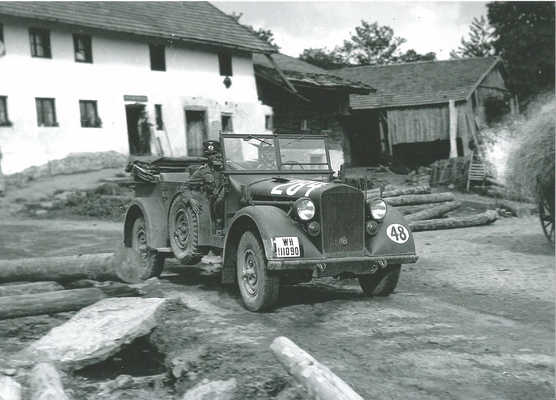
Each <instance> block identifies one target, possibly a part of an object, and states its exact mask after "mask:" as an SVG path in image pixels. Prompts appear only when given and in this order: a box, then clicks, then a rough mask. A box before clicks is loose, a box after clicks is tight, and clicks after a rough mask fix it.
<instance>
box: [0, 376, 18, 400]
mask: <svg viewBox="0 0 556 400" xmlns="http://www.w3.org/2000/svg"><path fill="white" fill-rule="evenodd" d="M0 399H1V400H21V385H20V384H19V383H17V382H16V381H15V380H14V379H13V378H9V377H7V376H3V377H0Z"/></svg>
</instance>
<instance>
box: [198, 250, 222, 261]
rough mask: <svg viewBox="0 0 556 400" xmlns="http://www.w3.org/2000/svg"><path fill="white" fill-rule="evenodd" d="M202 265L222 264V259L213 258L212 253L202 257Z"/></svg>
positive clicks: (218, 257)
mask: <svg viewBox="0 0 556 400" xmlns="http://www.w3.org/2000/svg"><path fill="white" fill-rule="evenodd" d="M201 263H202V264H222V257H220V256H215V255H213V254H212V253H211V254H208V255H206V256H204V257H203V258H202V259H201Z"/></svg>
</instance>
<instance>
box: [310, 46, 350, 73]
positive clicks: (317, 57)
mask: <svg viewBox="0 0 556 400" xmlns="http://www.w3.org/2000/svg"><path fill="white" fill-rule="evenodd" d="M299 59H300V60H303V61H306V62H308V63H310V64H313V65H316V66H317V67H321V68H324V69H334V68H340V67H343V66H345V65H346V62H345V60H344V58H343V57H342V55H341V54H340V53H339V51H338V49H337V48H336V49H334V50H328V49H327V48H317V49H315V48H309V49H305V50H303V53H301V54H300V55H299Z"/></svg>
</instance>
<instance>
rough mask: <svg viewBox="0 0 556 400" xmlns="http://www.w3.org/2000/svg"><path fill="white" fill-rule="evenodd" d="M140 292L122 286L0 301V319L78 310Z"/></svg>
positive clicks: (19, 296)
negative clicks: (109, 298)
mask: <svg viewBox="0 0 556 400" xmlns="http://www.w3.org/2000/svg"><path fill="white" fill-rule="evenodd" d="M138 294H139V291H138V290H137V289H135V288H131V287H129V286H127V285H124V284H121V283H112V284H110V285H107V286H103V287H94V288H87V289H71V290H59V291H55V292H46V293H35V294H22V295H17V296H6V297H0V319H8V318H18V317H26V316H30V315H41V314H53V313H59V312H65V311H75V310H80V309H82V308H83V307H86V306H88V305H91V304H93V303H96V302H97V301H99V300H102V299H104V298H107V297H130V296H137V295H138Z"/></svg>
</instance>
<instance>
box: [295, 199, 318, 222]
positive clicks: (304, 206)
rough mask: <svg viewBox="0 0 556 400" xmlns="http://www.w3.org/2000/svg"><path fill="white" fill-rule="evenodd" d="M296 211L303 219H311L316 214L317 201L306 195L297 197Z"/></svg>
mask: <svg viewBox="0 0 556 400" xmlns="http://www.w3.org/2000/svg"><path fill="white" fill-rule="evenodd" d="M294 208H295V212H296V213H297V216H298V217H299V219H300V220H302V221H309V220H310V219H311V218H313V217H314V216H315V210H316V209H315V203H313V202H312V201H311V199H308V198H306V197H302V198H300V199H297V200H296V201H295V204H294Z"/></svg>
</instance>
